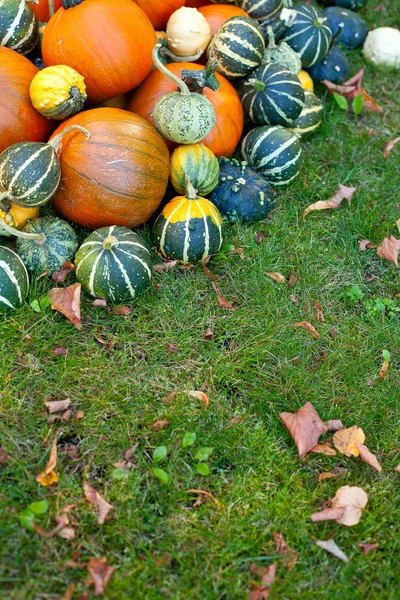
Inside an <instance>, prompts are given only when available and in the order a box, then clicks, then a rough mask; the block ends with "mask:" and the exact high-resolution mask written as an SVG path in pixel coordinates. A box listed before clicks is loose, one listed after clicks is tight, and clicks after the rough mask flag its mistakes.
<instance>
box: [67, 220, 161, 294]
mask: <svg viewBox="0 0 400 600" xmlns="http://www.w3.org/2000/svg"><path fill="white" fill-rule="evenodd" d="M75 265H76V278H77V280H78V281H79V282H80V283H81V284H82V287H83V289H84V290H85V291H86V292H88V293H89V294H90V295H91V296H94V297H97V298H106V300H107V301H109V302H123V301H124V300H131V299H133V298H136V296H138V295H139V294H141V293H142V292H144V290H145V289H146V288H147V287H148V285H149V284H150V281H151V276H152V261H151V256H150V252H149V250H148V249H147V248H146V246H145V244H144V243H143V240H142V238H141V237H140V236H139V235H138V234H137V233H134V232H133V231H131V230H130V229H128V228H127V227H117V226H115V225H112V226H111V227H101V228H100V229H97V230H96V231H94V232H93V233H91V234H90V235H89V236H88V237H87V238H86V239H85V241H84V242H83V244H82V245H81V247H80V248H79V250H78V252H77V253H76V256H75Z"/></svg>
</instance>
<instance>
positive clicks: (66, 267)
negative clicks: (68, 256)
mask: <svg viewBox="0 0 400 600" xmlns="http://www.w3.org/2000/svg"><path fill="white" fill-rule="evenodd" d="M73 271H75V265H74V263H72V262H69V261H68V262H65V263H64V264H63V265H62V267H61V269H60V270H59V271H54V273H53V274H52V276H51V278H52V279H53V280H54V281H55V282H56V283H62V282H63V281H65V280H66V279H67V277H68V275H69V274H70V273H72V272H73Z"/></svg>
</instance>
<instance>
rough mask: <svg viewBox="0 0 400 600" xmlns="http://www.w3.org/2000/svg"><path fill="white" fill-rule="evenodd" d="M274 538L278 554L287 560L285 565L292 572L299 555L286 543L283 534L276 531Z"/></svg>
mask: <svg viewBox="0 0 400 600" xmlns="http://www.w3.org/2000/svg"><path fill="white" fill-rule="evenodd" d="M273 536H274V538H275V543H276V551H277V553H278V554H279V556H282V557H283V558H284V559H285V560H284V562H283V564H284V565H285V567H287V568H288V569H289V571H291V570H292V569H293V567H294V566H295V565H296V563H297V558H298V553H297V552H295V551H294V550H292V548H291V547H290V546H289V545H288V544H287V543H286V541H285V538H284V537H283V535H282V534H281V533H278V532H277V531H275V532H274V533H273Z"/></svg>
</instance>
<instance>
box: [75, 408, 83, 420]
mask: <svg viewBox="0 0 400 600" xmlns="http://www.w3.org/2000/svg"><path fill="white" fill-rule="evenodd" d="M84 416H85V413H84V412H83V410H77V411H76V413H75V414H74V420H75V421H79V420H80V419H83V417H84Z"/></svg>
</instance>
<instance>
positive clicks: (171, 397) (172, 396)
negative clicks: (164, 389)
mask: <svg viewBox="0 0 400 600" xmlns="http://www.w3.org/2000/svg"><path fill="white" fill-rule="evenodd" d="M177 395H178V392H171V393H170V394H168V396H165V397H164V398H163V399H162V400H161V402H162V403H163V404H172V403H173V401H174V400H175V398H176V397H177Z"/></svg>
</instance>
